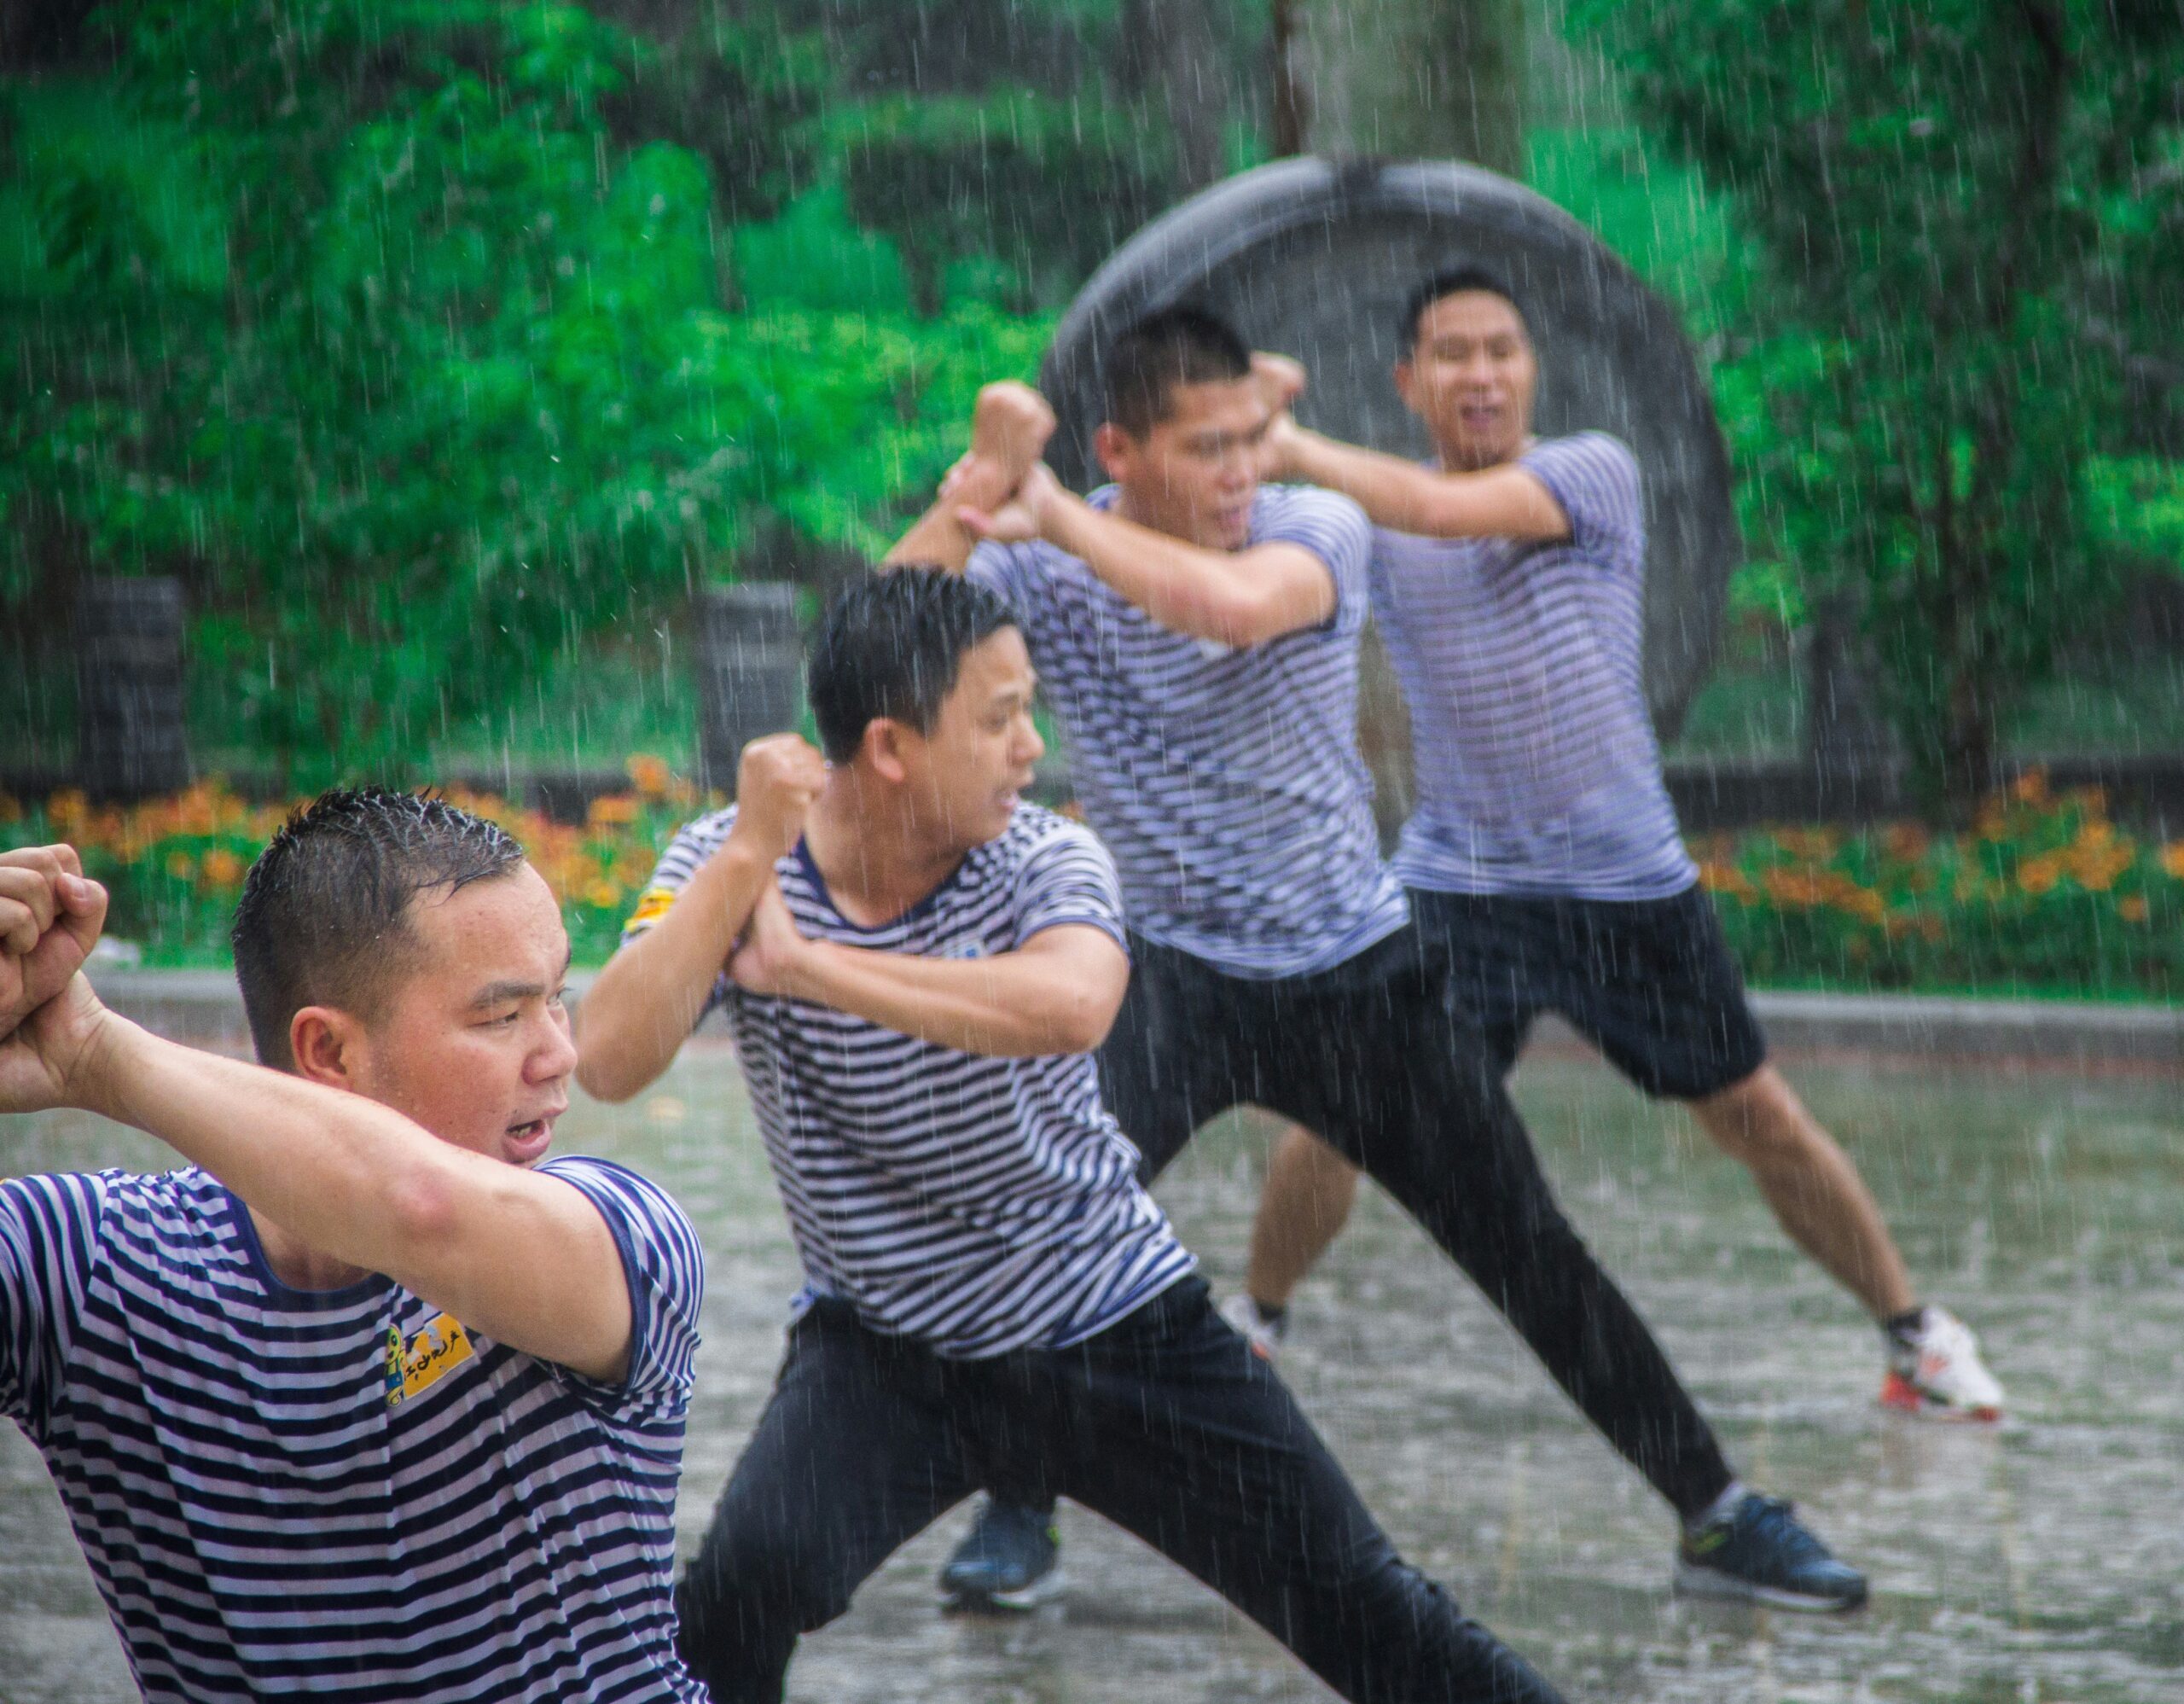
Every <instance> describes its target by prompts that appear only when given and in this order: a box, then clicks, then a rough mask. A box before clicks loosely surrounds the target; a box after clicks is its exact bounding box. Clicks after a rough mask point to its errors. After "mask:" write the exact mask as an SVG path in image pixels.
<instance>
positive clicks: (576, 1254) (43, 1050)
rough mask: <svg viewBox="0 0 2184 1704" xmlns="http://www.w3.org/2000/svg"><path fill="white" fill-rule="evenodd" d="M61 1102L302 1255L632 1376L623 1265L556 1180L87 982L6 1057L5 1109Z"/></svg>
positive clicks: (48, 1008) (34, 1023)
mask: <svg viewBox="0 0 2184 1704" xmlns="http://www.w3.org/2000/svg"><path fill="white" fill-rule="evenodd" d="M553 1021H559V1020H558V1018H555V1019H554V1020H553ZM54 1106H67V1107H75V1108H81V1109H82V1110H84V1111H86V1112H92V1113H97V1114H102V1115H103V1116H105V1117H107V1118H110V1119H113V1120H115V1121H116V1122H118V1123H121V1124H126V1125H133V1126H135V1127H136V1128H137V1129H138V1130H141V1131H146V1132H148V1134H150V1135H153V1136H155V1137H159V1138H160V1141H162V1142H164V1143H166V1144H167V1145H168V1146H169V1147H170V1148H171V1149H174V1150H175V1152H176V1153H177V1154H180V1155H182V1157H183V1159H185V1160H189V1161H190V1162H191V1163H193V1164H195V1165H197V1166H203V1167H204V1168H205V1170H206V1171H207V1172H211V1173H212V1175H213V1176H214V1177H216V1178H218V1179H219V1180H220V1181H221V1182H222V1183H225V1184H226V1185H227V1186H228V1187H229V1189H233V1190H234V1191H235V1194H236V1195H240V1196H241V1198H242V1199H243V1200H244V1201H246V1202H247V1203H248V1204H249V1205H250V1206H251V1207H254V1208H256V1209H257V1210H258V1212H259V1213H264V1215H265V1217H266V1218H270V1219H271V1220H272V1221H274V1222H275V1223H276V1224H279V1225H280V1226H281V1227H282V1230H286V1231H288V1232H289V1233H290V1234H291V1235H293V1236H298V1237H300V1238H301V1239H302V1240H303V1241H304V1242H305V1243H306V1244H308V1245H309V1246H310V1247H312V1248H315V1249H317V1250H319V1251H321V1252H322V1253H326V1254H328V1255H331V1256H332V1257H333V1258H334V1259H337V1260H340V1261H343V1262H345V1263H346V1264H347V1265H352V1266H357V1267H361V1268H363V1269H364V1270H366V1271H374V1272H381V1273H384V1274H385V1275H386V1277H390V1278H392V1279H393V1280H394V1281H395V1282H397V1283H398V1284H400V1285H402V1286H403V1287H404V1288H405V1289H408V1290H410V1291H411V1292H413V1293H414V1294H417V1295H420V1296H422V1297H423V1298H425V1299H426V1300H427V1301H430V1302H433V1303H434V1304H436V1305H437V1306H440V1307H443V1308H444V1309H446V1310H447V1311H449V1312H450V1313H452V1314H453V1315H455V1317H456V1318H458V1319H460V1320H461V1321H462V1323H463V1324H464V1325H465V1326H467V1327H469V1328H470V1329H473V1330H476V1331H479V1332H482V1333H483V1334H485V1335H486V1336H488V1337H491V1338H492V1339H493V1340H494V1341H497V1342H501V1343H505V1344H507V1345H508V1346H510V1347H511V1348H514V1349H520V1350H521V1351H523V1352H525V1353H526V1354H531V1355H536V1356H538V1357H539V1358H542V1359H544V1360H549V1361H554V1362H557V1363H559V1364H561V1365H563V1366H566V1367H569V1368H572V1369H573V1370H575V1371H577V1372H579V1373H583V1374H584V1375H587V1376H590V1377H592V1378H597V1379H602V1380H612V1379H616V1378H619V1377H621V1376H622V1375H623V1374H624V1372H625V1371H626V1370H627V1367H628V1361H629V1350H630V1294H629V1286H628V1281H627V1279H626V1277H624V1272H623V1269H622V1259H621V1254H620V1253H619V1250H618V1249H617V1248H616V1247H615V1243H614V1238H613V1234H612V1232H610V1231H609V1230H608V1229H607V1224H606V1222H605V1221H604V1220H603V1219H601V1217H600V1215H599V1211H598V1209H597V1208H596V1207H593V1206H592V1204H591V1202H590V1201H588V1200H587V1199H586V1198H585V1197H584V1195H583V1194H582V1193H581V1192H580V1191H578V1189H575V1188H574V1187H573V1186H572V1185H570V1184H568V1183H563V1182H561V1180H560V1179H558V1178H552V1177H548V1176H543V1175H542V1174H540V1173H538V1172H531V1171H528V1170H526V1169H525V1168H523V1167H521V1166H511V1165H509V1164H508V1163H507V1162H506V1161H505V1160H496V1159H490V1158H488V1157H487V1156H485V1155H484V1154H474V1153H472V1152H471V1151H469V1150H468V1149H461V1148H457V1147H456V1146H455V1145H454V1144H453V1143H448V1142H444V1141H442V1140H441V1139H440V1138H439V1137H436V1136H433V1134H431V1133H430V1132H429V1131H426V1130H424V1129H422V1128H421V1127H420V1126H419V1125H415V1124H414V1123H412V1122H411V1121H410V1120H409V1119H407V1118H405V1117H404V1116H403V1115H402V1114H400V1113H398V1112H396V1111H395V1110H394V1109H393V1108H391V1107H386V1106H382V1105H381V1104H380V1102H376V1101H372V1100H368V1099H366V1098H365V1097H364V1096H362V1095H357V1094H351V1093H348V1092H346V1091H344V1090H340V1089H334V1088H329V1087H327V1086H325V1085H320V1084H316V1083H310V1082H306V1081H305V1080H304V1079H302V1078H300V1077H292V1076H289V1075H288V1074H287V1073H282V1072H277V1071H270V1070H267V1069H266V1068H265V1067H263V1066H258V1065H248V1064H245V1063H244V1062H243V1061H241V1060H235V1059H224V1058H220V1057H218V1056H215V1055H212V1054H209V1053H200V1052H199V1051H197V1050H195V1049H194V1048H189V1047H183V1046H181V1045H179V1044H177V1043H174V1042H170V1041H166V1040H162V1039H161V1038H159V1037H157V1036H154V1035H152V1034H150V1033H148V1032H146V1031H145V1030H142V1029H140V1028H139V1027H138V1026H137V1025H135V1024H132V1023H131V1022H129V1021H127V1020H126V1019H124V1018H121V1017H118V1016H116V1015H114V1014H113V1013H111V1012H109V1011H107V1009H105V1008H104V1007H103V1006H102V1005H100V1003H98V999H97V997H96V996H95V995H94V994H93V993H92V992H91V988H90V984H89V983H88V982H86V981H85V980H84V979H83V978H82V977H81V976H80V975H79V976H78V977H77V978H76V979H75V980H73V981H72V982H71V983H70V984H69V985H68V986H67V987H66V988H65V989H63V990H62V992H61V993H60V994H58V995H56V996H55V997H54V998H53V999H52V1000H51V1001H49V1002H48V1003H46V1004H45V1005H44V1006H43V1007H41V1008H40V1009H38V1011H37V1012H36V1013H34V1014H33V1015H32V1016H31V1018H30V1019H29V1020H28V1021H26V1022H25V1023H24V1024H23V1025H22V1026H21V1027H20V1029H18V1030H17V1031H16V1032H15V1035H14V1036H13V1037H12V1038H9V1040H8V1041H7V1042H5V1043H3V1044H0V1112H29V1111H35V1110H38V1109H40V1108H44V1107H54Z"/></svg>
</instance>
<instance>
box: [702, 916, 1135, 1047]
mask: <svg viewBox="0 0 2184 1704" xmlns="http://www.w3.org/2000/svg"><path fill="white" fill-rule="evenodd" d="M729 974H730V975H732V976H734V977H735V979H736V980H737V981H738V982H739V983H741V985H742V986H745V987H746V988H749V989H750V990H751V991H752V992H754V993H759V994H769V995H775V996H778V997H782V998H786V999H793V1000H805V1001H809V1002H810V1003H813V1004H815V1005H822V1006H830V1007H832V1008H834V1010H836V1011H839V1012H847V1013H849V1014H850V1015H851V1016H852V1017H859V1018H863V1019H865V1020H866V1021H868V1022H871V1023H875V1024H879V1025H881V1026H884V1027H886V1028H887V1029H891V1030H896V1031H898V1032H901V1033H902V1034H904V1035H912V1036H916V1037H918V1038H920V1039H921V1040H925V1041H930V1042H934V1043H937V1044H939V1045H940V1046H943V1047H952V1048H955V1049H956V1050H959V1051H961V1052H964V1053H979V1054H985V1055H989V1056H994V1057H997V1058H1004V1059H1016V1058H1037V1057H1041V1056H1045V1055H1048V1054H1056V1053H1089V1052H1090V1051H1091V1050H1093V1049H1094V1048H1095V1047H1097V1046H1099V1044H1101V1042H1102V1041H1105V1040H1106V1039H1107V1031H1108V1030H1109V1029H1110V1028H1111V1027H1112V1026H1113V1024H1114V1021H1115V1014H1116V1013H1117V1012H1118V1010H1120V1009H1121V1008H1122V1003H1123V994H1124V991H1125V990H1126V989H1127V988H1128V986H1130V960H1129V957H1127V956H1126V955H1125V954H1124V951H1123V950H1122V948H1121V947H1119V946H1118V945H1116V944H1115V942H1114V939H1113V938H1112V937H1111V936H1110V935H1108V934H1107V933H1106V932H1104V931H1103V930H1101V929H1098V928H1094V927H1093V926H1092V925H1090V924H1089V923H1062V924H1058V925H1056V926H1055V927H1054V928H1049V929H1042V930H1041V931H1040V932H1039V933H1037V934H1036V935H1034V936H1032V938H1031V939H1030V940H1028V941H1026V942H1025V944H1024V945H1022V946H1021V947H1019V948H1018V949H1017V950H1016V951H1014V952H1004V953H996V955H994V956H993V957H990V958H965V959H958V958H926V957H919V956H916V955H915V954H909V953H895V952H875V951H871V950H869V949H867V948H863V947H854V946H847V945H842V944H841V943H839V942H835V941H816V940H809V939H805V938H804V936H802V935H801V934H799V933H797V929H796V925H795V923H794V922H793V919H791V917H790V916H789V914H788V908H787V904H785V903H784V902H783V901H782V899H781V893H780V891H779V889H778V888H769V889H768V891H767V893H766V894H765V896H764V898H763V899H761V900H760V901H759V904H758V913H757V915H756V916H755V917H754V918H753V919H752V931H751V939H750V940H749V942H748V943H747V944H746V945H745V946H743V947H742V948H741V950H739V951H737V953H736V955H735V957H734V959H732V960H731V961H730V962H729Z"/></svg>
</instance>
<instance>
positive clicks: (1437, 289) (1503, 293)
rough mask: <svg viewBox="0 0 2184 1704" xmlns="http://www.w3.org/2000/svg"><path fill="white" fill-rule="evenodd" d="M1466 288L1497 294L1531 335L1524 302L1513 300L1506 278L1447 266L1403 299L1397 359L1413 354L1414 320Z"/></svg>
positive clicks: (1471, 268) (1415, 348) (1473, 268)
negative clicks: (1440, 301) (1444, 299)
mask: <svg viewBox="0 0 2184 1704" xmlns="http://www.w3.org/2000/svg"><path fill="white" fill-rule="evenodd" d="M1467 290H1484V291H1485V292H1486V294H1489V295H1490V296H1499V297H1501V298H1502V300H1503V301H1505V302H1507V303H1508V305H1510V306H1511V307H1513V308H1514V309H1515V310H1516V311H1517V320H1518V323H1519V324H1521V325H1522V326H1523V327H1524V328H1525V335H1526V336H1527V337H1529V336H1531V329H1532V328H1531V319H1530V318H1529V317H1527V316H1526V314H1525V305H1524V304H1523V303H1522V302H1521V301H1519V300H1517V293H1516V292H1515V291H1514V290H1513V289H1512V288H1510V287H1509V281H1508V280H1507V279H1506V278H1504V277H1502V276H1501V274H1500V273H1498V272H1495V271H1492V270H1490V269H1488V268H1487V267H1484V266H1449V267H1446V268H1443V270H1441V271H1438V272H1436V273H1434V274H1433V275H1432V276H1431V277H1428V278H1426V279H1422V280H1421V281H1420V282H1419V284H1418V285H1417V287H1416V288H1414V289H1413V290H1412V291H1411V293H1410V294H1409V295H1408V296H1406V297H1404V298H1403V323H1402V324H1401V325H1400V326H1398V327H1397V331H1396V346H1397V350H1398V351H1399V352H1400V358H1402V359H1403V360H1405V361H1408V360H1409V359H1410V358H1411V357H1412V356H1413V355H1414V354H1415V353H1417V352H1418V322H1419V321H1420V320H1421V319H1423V318H1425V317H1426V309H1428V308H1430V307H1432V305H1433V304H1434V303H1436V302H1438V301H1439V300H1441V298H1442V297H1443V296H1460V295H1461V294H1464V293H1465V292H1466V291H1467Z"/></svg>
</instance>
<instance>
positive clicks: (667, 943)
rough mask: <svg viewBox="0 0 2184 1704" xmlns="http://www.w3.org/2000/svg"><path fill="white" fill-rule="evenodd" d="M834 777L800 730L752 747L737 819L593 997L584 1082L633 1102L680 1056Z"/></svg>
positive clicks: (580, 1042)
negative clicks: (780, 862) (755, 910)
mask: <svg viewBox="0 0 2184 1704" xmlns="http://www.w3.org/2000/svg"><path fill="white" fill-rule="evenodd" d="M826 784H827V765H826V762H825V760H824V759H822V758H821V756H820V755H819V753H817V752H816V751H815V750H814V749H813V748H812V747H810V746H809V745H807V744H806V743H805V742H804V741H803V740H802V739H800V738H799V737H798V736H796V735H794V734H775V735H770V736H768V737H766V738H765V739H763V740H754V741H752V742H751V743H750V744H749V745H748V746H746V747H744V748H743V756H742V759H741V763H740V765H739V766H738V770H737V776H736V794H735V796H736V800H737V801H738V802H737V805H736V812H735V825H734V826H733V827H732V828H730V829H729V833H728V838H727V840H725V841H723V843H722V845H721V847H720V850H719V851H717V852H715V853H713V855H712V857H711V858H707V859H706V861H705V863H703V864H700V866H699V867H698V869H697V872H696V873H695V874H694V875H692V876H691V878H690V880H689V882H688V885H687V886H686V887H684V888H683V891H682V892H681V893H679V894H678V895H677V896H676V899H675V903H674V904H672V905H671V906H670V907H669V908H668V910H667V913H666V915H665V916H662V917H660V918H659V920H658V921H657V922H653V924H652V925H651V927H649V928H647V929H646V930H645V932H644V933H642V934H640V935H636V936H635V937H633V938H632V939H629V940H627V941H624V943H623V944H622V946H621V948H620V950H619V951H617V952H616V953H615V955H614V957H613V958H612V959H611V960H609V961H608V962H607V968H605V969H604V970H602V971H601V972H600V973H599V980H597V981H595V982H594V983H593V984H592V986H591V992H590V993H588V994H586V995H585V996H584V1005H583V1009H582V1010H581V1011H580V1012H579V1013H578V1022H577V1081H578V1083H579V1084H581V1085H583V1087H584V1092H585V1093H587V1094H589V1095H591V1096H595V1098H597V1099H599V1100H602V1101H626V1100H628V1099H629V1098H630V1096H632V1095H634V1094H636V1093H637V1092H638V1091H639V1090H642V1089H643V1088H645V1087H646V1086H647V1085H648V1084H650V1083H652V1082H653V1080H654V1079H656V1078H658V1077H659V1073H661V1072H663V1071H665V1070H666V1069H667V1067H668V1066H669V1065H670V1064H671V1063H672V1062H673V1061H674V1059H675V1056H676V1053H677V1051H678V1050H680V1049H681V1047H682V1045H683V1042H684V1041H685V1040H686V1039H687V1038H688V1036H689V1034H690V1032H691V1030H692V1029H693V1028H694V1027H695V1026H696V1024H697V1021H698V1019H699V1017H700V1015H702V1014H703V1012H704V1011H705V1009H706V1001H707V999H708V998H710V997H711V996H712V987H713V984H714V983H715V982H716V981H717V980H719V977H720V974H721V971H722V968H723V967H724V966H725V965H726V964H727V963H728V959H729V954H730V953H731V952H733V951H735V943H736V941H737V940H738V939H740V938H741V935H742V933H743V931H744V926H745V924H746V923H747V922H750V920H751V911H752V907H753V906H754V905H756V904H758V896H759V895H760V894H761V893H764V892H765V891H766V890H767V889H768V888H769V887H771V886H772V884H773V879H774V860H775V858H780V857H781V856H782V855H783V854H784V853H786V852H788V851H789V850H790V849H791V848H793V846H795V845H796V842H797V837H798V836H799V835H801V834H802V833H803V832H804V812H805V811H807V810H808V809H810V804H811V801H812V800H814V799H815V798H816V797H817V796H818V794H819V789H820V788H822V787H824V786H825V785H826Z"/></svg>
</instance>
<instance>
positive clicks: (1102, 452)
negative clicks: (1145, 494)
mask: <svg viewBox="0 0 2184 1704" xmlns="http://www.w3.org/2000/svg"><path fill="white" fill-rule="evenodd" d="M1092 453H1093V454H1094V455H1095V456H1097V457H1099V458H1100V466H1101V468H1103V469H1104V470H1105V471H1106V473H1107V477H1108V478H1109V479H1111V480H1121V479H1122V478H1123V477H1124V474H1127V473H1129V471H1130V463H1131V462H1133V461H1135V460H1136V454H1137V440H1136V439H1135V438H1133V437H1131V436H1130V433H1127V432H1125V431H1124V430H1123V429H1122V427H1119V426H1118V425H1116V424H1115V423H1114V422H1112V420H1103V421H1101V422H1100V429H1099V430H1098V431H1097V432H1095V433H1093V434H1092Z"/></svg>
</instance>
